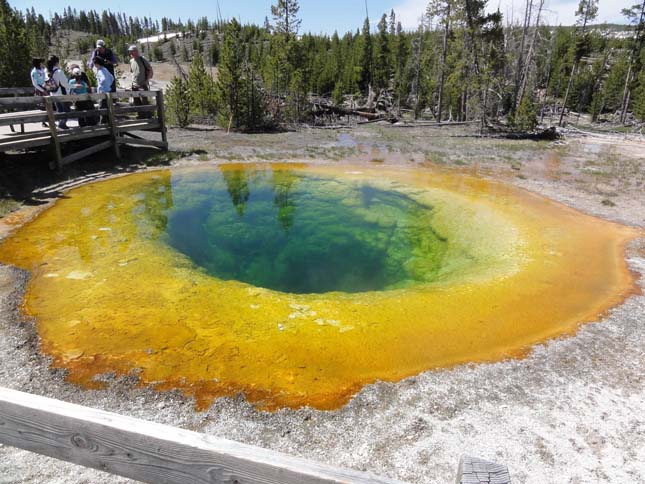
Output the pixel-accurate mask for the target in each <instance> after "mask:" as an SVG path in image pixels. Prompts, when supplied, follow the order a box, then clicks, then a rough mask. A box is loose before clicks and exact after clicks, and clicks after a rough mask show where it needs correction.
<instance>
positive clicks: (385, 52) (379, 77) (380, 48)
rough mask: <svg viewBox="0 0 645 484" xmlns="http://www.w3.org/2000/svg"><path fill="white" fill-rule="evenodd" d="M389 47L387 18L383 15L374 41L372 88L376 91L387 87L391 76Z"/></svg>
mask: <svg viewBox="0 0 645 484" xmlns="http://www.w3.org/2000/svg"><path fill="white" fill-rule="evenodd" d="M390 61H391V56H390V45H389V38H388V33H387V16H386V15H385V14H383V16H382V17H381V21H380V22H379V23H378V37H377V40H376V62H375V64H374V86H375V87H376V88H377V89H384V88H387V87H388V84H389V82H390V76H391V72H392V69H391V66H390Z"/></svg>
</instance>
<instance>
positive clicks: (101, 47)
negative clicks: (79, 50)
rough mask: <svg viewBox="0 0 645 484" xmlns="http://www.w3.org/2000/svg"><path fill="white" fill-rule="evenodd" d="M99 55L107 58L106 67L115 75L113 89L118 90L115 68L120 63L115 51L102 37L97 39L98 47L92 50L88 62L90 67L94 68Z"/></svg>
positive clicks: (113, 90)
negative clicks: (107, 45)
mask: <svg viewBox="0 0 645 484" xmlns="http://www.w3.org/2000/svg"><path fill="white" fill-rule="evenodd" d="M97 57H101V58H103V59H104V60H105V64H104V65H105V68H106V69H107V70H108V72H109V73H110V74H112V76H113V77H114V82H113V83H112V88H111V91H112V92H116V75H115V74H114V68H115V67H116V66H117V65H118V64H119V61H118V59H117V58H116V56H115V55H114V52H112V49H110V48H109V47H106V45H105V41H104V40H102V39H99V40H97V41H96V49H94V50H93V51H92V56H91V57H90V62H89V63H88V65H89V66H90V69H93V68H94V60H95V59H96V58H97Z"/></svg>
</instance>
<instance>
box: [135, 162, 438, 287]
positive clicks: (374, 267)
mask: <svg viewBox="0 0 645 484" xmlns="http://www.w3.org/2000/svg"><path fill="white" fill-rule="evenodd" d="M171 183H172V187H171V188H170V189H171V191H172V197H173V201H174V204H173V206H172V208H169V210H167V211H164V212H163V213H162V214H161V215H162V218H163V220H166V219H167V220H168V223H167V228H166V234H167V240H168V243H169V244H170V245H171V246H172V247H174V248H176V249H177V250H179V251H180V252H183V253H184V254H186V255H188V256H189V257H190V258H191V259H192V260H193V261H194V262H195V264H197V265H199V266H201V267H203V268H204V269H206V271H207V272H208V273H209V274H211V275H213V276H215V277H218V278H220V279H224V280H238V281H242V282H247V283H249V284H252V285H254V286H258V287H263V288H268V289H275V290H277V291H283V292H291V293H300V294H301V293H324V292H330V291H342V292H349V293H354V292H362V291H374V290H385V289H394V288H398V287H406V286H409V285H412V284H414V283H421V282H427V281H431V280H433V278H434V277H435V275H436V274H438V272H439V267H440V264H441V259H442V257H443V255H444V253H445V247H446V241H445V239H443V238H442V237H441V236H439V235H438V234H437V233H435V232H434V231H433V230H432V224H431V219H432V207H431V206H430V205H427V204H424V203H422V202H419V201H417V200H415V199H414V198H412V197H410V196H407V195H405V194H403V193H400V192H398V191H395V190H385V189H382V188H377V187H374V186H372V185H370V184H367V183H361V182H357V181H349V182H347V181H343V180H337V179H334V178H325V177H319V176H312V175H305V174H303V173H297V172H290V171H281V170H276V171H253V172H249V171H248V170H243V169H240V170H231V171H224V172H220V171H211V172H208V173H184V174H177V175H174V176H173V177H172V182H171ZM157 190H158V188H157ZM161 193H166V192H165V190H162V192H161ZM155 206H156V205H155ZM142 212H143V213H142V217H143V218H144V219H146V220H144V221H143V223H144V224H145V223H148V221H149V219H150V217H151V213H153V212H154V210H153V211H151V210H150V207H144V209H143V211H142Z"/></svg>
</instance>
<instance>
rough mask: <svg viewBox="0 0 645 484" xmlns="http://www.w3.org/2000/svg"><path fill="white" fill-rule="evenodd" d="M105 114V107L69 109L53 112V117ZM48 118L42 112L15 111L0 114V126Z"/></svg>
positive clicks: (65, 117)
mask: <svg viewBox="0 0 645 484" xmlns="http://www.w3.org/2000/svg"><path fill="white" fill-rule="evenodd" d="M105 114H107V109H94V110H86V111H76V110H74V111H70V112H69V113H58V112H54V118H55V119H56V120H60V119H79V118H93V117H95V116H102V115H105ZM47 120H48V115H47V114H46V113H44V112H42V111H41V112H37V113H29V114H23V113H16V114H15V115H13V116H6V115H5V116H0V126H9V125H12V124H21V123H26V124H28V123H42V122H43V121H47Z"/></svg>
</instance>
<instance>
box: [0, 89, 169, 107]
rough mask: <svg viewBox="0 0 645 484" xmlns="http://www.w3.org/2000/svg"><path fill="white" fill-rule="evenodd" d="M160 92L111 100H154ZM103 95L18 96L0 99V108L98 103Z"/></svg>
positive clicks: (122, 94)
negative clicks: (46, 104) (54, 103)
mask: <svg viewBox="0 0 645 484" xmlns="http://www.w3.org/2000/svg"><path fill="white" fill-rule="evenodd" d="M159 92H160V91H117V92H113V93H111V94H112V98H113V99H122V98H130V97H147V98H153V97H154V98H156V97H158V95H159ZM106 97H107V94H105V93H91V94H65V95H62V96H44V97H41V96H18V97H0V107H15V106H25V105H27V106H28V105H34V106H41V105H42V104H43V103H44V102H45V101H44V99H45V98H47V99H52V100H53V101H54V102H64V103H71V102H76V101H100V100H102V99H106Z"/></svg>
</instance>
